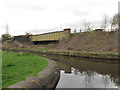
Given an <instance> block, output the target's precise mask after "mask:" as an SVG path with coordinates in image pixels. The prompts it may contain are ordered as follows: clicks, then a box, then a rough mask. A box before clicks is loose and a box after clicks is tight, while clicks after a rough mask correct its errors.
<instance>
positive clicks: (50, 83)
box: [8, 58, 60, 88]
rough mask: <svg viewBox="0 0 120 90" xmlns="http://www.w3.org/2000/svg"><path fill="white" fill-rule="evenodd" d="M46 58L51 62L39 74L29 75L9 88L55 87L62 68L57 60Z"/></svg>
mask: <svg viewBox="0 0 120 90" xmlns="http://www.w3.org/2000/svg"><path fill="white" fill-rule="evenodd" d="M45 59H46V58H45ZM46 60H48V62H49V64H48V66H47V67H45V68H44V69H43V71H41V72H39V73H38V76H28V77H26V80H24V81H20V82H17V83H15V84H13V85H10V86H8V88H55V87H56V85H57V83H58V80H59V77H60V71H59V70H60V69H59V67H58V65H57V63H56V62H55V61H53V60H51V59H46Z"/></svg>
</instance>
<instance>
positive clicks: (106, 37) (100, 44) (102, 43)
mask: <svg viewBox="0 0 120 90" xmlns="http://www.w3.org/2000/svg"><path fill="white" fill-rule="evenodd" d="M52 49H58V50H75V51H88V52H112V53H116V52H118V31H111V32H103V31H93V32H84V33H78V34H72V35H71V36H70V37H69V38H68V39H65V40H62V41H60V43H59V44H57V45H56V46H54V47H52Z"/></svg>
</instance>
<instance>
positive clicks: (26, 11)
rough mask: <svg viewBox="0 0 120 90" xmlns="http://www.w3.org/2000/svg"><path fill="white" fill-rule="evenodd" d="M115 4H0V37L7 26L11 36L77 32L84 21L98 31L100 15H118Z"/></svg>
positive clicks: (64, 0)
mask: <svg viewBox="0 0 120 90" xmlns="http://www.w3.org/2000/svg"><path fill="white" fill-rule="evenodd" d="M118 1H119V0H0V35H1V34H3V33H5V32H6V30H5V29H4V26H5V25H6V24H8V25H9V32H10V34H12V35H21V34H25V32H31V33H33V34H35V33H46V32H52V31H57V30H61V28H62V29H64V28H72V29H74V28H76V29H79V28H81V26H82V25H81V24H82V21H83V20H85V19H86V21H87V22H91V25H92V26H93V27H94V28H99V26H100V24H101V20H102V18H103V16H104V15H108V17H109V18H111V17H112V16H113V15H114V14H116V13H117V12H118Z"/></svg>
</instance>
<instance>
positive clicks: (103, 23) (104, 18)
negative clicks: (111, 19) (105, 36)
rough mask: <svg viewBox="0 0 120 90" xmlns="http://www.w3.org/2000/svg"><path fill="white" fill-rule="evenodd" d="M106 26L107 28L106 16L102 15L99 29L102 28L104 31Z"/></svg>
mask: <svg viewBox="0 0 120 90" xmlns="http://www.w3.org/2000/svg"><path fill="white" fill-rule="evenodd" d="M107 26H108V16H107V15H104V16H103V20H102V24H101V28H103V29H104V30H105V29H106V28H107Z"/></svg>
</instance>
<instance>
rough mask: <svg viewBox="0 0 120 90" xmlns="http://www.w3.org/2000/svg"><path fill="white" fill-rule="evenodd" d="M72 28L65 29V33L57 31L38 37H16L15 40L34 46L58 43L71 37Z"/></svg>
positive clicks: (37, 35)
mask: <svg viewBox="0 0 120 90" xmlns="http://www.w3.org/2000/svg"><path fill="white" fill-rule="evenodd" d="M70 31H71V29H70V28H67V29H64V30H63V31H56V32H50V33H44V34H36V35H20V36H14V40H17V41H18V42H20V43H28V44H30V43H33V44H49V43H56V42H59V41H60V40H62V39H63V38H68V37H69V36H70Z"/></svg>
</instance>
